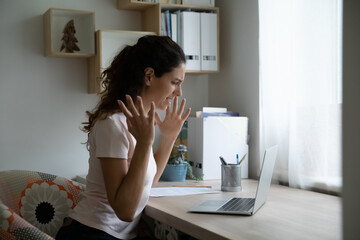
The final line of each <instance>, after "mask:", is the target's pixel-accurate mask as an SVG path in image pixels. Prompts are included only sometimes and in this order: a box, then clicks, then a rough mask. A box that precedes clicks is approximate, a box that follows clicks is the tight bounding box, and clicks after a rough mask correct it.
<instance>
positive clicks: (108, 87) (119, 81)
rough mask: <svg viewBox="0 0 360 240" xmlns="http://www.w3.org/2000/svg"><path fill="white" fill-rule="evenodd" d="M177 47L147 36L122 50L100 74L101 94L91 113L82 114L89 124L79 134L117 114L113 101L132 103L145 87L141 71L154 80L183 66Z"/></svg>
mask: <svg viewBox="0 0 360 240" xmlns="http://www.w3.org/2000/svg"><path fill="white" fill-rule="evenodd" d="M185 62H186V60H185V55H184V52H183V50H182V49H181V47H180V46H179V45H178V44H176V43H175V42H174V41H173V40H171V38H169V37H167V36H156V35H147V36H144V37H141V38H140V39H139V40H138V42H137V43H136V44H135V45H133V46H126V47H125V48H124V49H123V50H122V51H121V52H120V53H119V54H118V55H117V56H116V57H115V58H114V60H113V61H112V63H111V64H110V66H109V67H108V68H107V69H106V70H105V71H104V72H103V73H102V74H101V78H102V80H103V81H102V85H103V87H104V90H103V91H102V92H101V93H100V94H101V99H100V101H99V103H98V105H97V106H96V107H95V109H94V110H93V111H91V112H90V111H86V114H87V116H88V117H89V121H88V122H85V123H83V124H84V127H83V129H82V130H83V131H84V132H87V133H90V131H91V129H92V127H93V126H94V124H95V122H96V121H98V120H103V119H105V118H106V117H108V116H109V115H111V114H113V113H116V112H120V111H121V110H120V108H119V106H118V103H117V100H122V101H123V102H125V95H126V94H128V95H130V96H131V97H132V99H133V100H135V98H136V97H137V96H138V95H140V93H141V91H142V89H143V88H144V87H145V82H144V77H145V72H144V70H145V69H146V68H147V67H151V68H153V69H154V74H155V76H156V77H161V76H162V75H163V74H164V73H168V72H171V71H172V70H173V69H174V68H176V67H178V66H179V65H180V64H181V63H185Z"/></svg>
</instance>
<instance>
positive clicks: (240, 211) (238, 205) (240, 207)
mask: <svg viewBox="0 0 360 240" xmlns="http://www.w3.org/2000/svg"><path fill="white" fill-rule="evenodd" d="M276 155H277V145H275V146H273V147H270V148H267V149H266V150H265V153H264V159H263V163H262V167H261V173H260V179H259V182H258V186H257V190H256V195H255V198H237V197H233V198H227V199H209V200H205V201H204V202H202V203H200V204H198V205H196V206H194V207H192V208H190V209H189V212H196V213H219V214H237V215H253V214H255V213H256V212H257V210H259V208H260V207H261V206H262V205H263V204H264V203H265V201H266V198H267V195H268V192H269V189H270V185H271V178H272V175H273V171H274V166H275V160H276Z"/></svg>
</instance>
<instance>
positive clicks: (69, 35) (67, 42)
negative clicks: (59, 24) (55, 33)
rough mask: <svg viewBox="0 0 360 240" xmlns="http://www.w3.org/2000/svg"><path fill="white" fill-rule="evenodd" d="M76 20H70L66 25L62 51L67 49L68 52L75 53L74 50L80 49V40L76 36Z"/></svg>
mask: <svg viewBox="0 0 360 240" xmlns="http://www.w3.org/2000/svg"><path fill="white" fill-rule="evenodd" d="M75 33H76V31H75V26H74V20H70V21H69V22H68V23H67V24H66V25H65V27H64V30H63V37H62V38H61V40H62V44H61V47H60V52H61V51H62V50H63V49H65V52H67V53H73V52H74V51H80V48H79V47H78V46H77V45H76V43H77V42H78V40H77V39H76V37H75Z"/></svg>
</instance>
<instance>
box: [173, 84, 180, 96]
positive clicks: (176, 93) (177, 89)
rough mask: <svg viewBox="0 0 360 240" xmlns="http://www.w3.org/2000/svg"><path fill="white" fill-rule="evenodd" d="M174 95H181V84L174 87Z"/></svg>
mask: <svg viewBox="0 0 360 240" xmlns="http://www.w3.org/2000/svg"><path fill="white" fill-rule="evenodd" d="M174 93H175V95H176V96H178V97H180V96H181V95H182V89H181V86H178V87H177V88H176V89H175V92H174Z"/></svg>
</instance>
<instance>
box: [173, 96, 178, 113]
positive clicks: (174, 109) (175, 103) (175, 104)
mask: <svg viewBox="0 0 360 240" xmlns="http://www.w3.org/2000/svg"><path fill="white" fill-rule="evenodd" d="M177 108H178V97H177V96H176V97H175V98H174V101H173V112H176V110H177Z"/></svg>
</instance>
